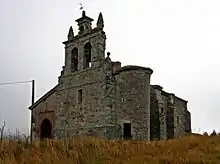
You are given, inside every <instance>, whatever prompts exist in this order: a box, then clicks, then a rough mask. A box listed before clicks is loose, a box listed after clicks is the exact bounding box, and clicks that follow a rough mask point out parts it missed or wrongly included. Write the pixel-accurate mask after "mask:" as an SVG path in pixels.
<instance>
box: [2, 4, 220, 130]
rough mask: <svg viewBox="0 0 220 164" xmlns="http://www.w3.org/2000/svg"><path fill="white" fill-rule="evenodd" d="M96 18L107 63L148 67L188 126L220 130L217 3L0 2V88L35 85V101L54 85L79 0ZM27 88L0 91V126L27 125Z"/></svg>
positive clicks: (218, 22)
mask: <svg viewBox="0 0 220 164" xmlns="http://www.w3.org/2000/svg"><path fill="white" fill-rule="evenodd" d="M80 2H82V3H83V4H84V5H85V6H86V13H87V15H88V16H90V17H92V18H94V19H95V21H94V24H93V25H95V23H96V20H97V17H98V14H99V12H102V13H103V17H104V21H105V31H106V35H107V50H106V51H110V52H111V58H112V60H119V61H121V62H122V65H127V64H129V65H130V64H132V65H140V66H145V67H150V68H152V69H153V70H154V73H153V74H152V80H151V84H159V85H161V86H163V88H164V90H165V91H167V92H172V93H175V94H176V95H177V96H178V97H181V98H183V99H186V100H188V101H189V102H188V109H189V111H190V112H191V114H192V129H193V130H194V131H196V132H199V129H200V132H203V131H208V132H211V131H212V130H213V129H216V130H217V131H220V65H219V58H218V57H219V55H220V46H219V45H220V32H219V31H220V10H219V8H220V1H219V0H135V1H134V0H84V1H80V0H62V1H61V0H0V83H2V82H11V81H24V80H25V81H26V80H32V79H35V80H36V99H38V98H40V97H41V96H42V95H43V94H44V93H46V92H47V91H48V90H50V89H51V88H52V87H54V86H55V85H56V84H57V82H58V76H59V75H60V71H61V68H62V66H63V64H64V45H63V44H62V42H63V41H65V40H66V38H67V34H68V30H69V27H70V26H71V25H72V26H73V28H74V31H75V33H77V30H78V29H77V25H76V22H75V20H76V19H77V18H79V17H80V16H81V11H79V5H78V4H79V3H80ZM30 103H31V84H18V85H4V86H0V105H1V106H0V122H1V123H2V122H3V121H4V120H5V121H6V122H7V127H8V128H10V129H15V128H18V129H19V130H21V131H23V130H26V129H28V127H29V119H30V117H29V111H28V106H29V105H30Z"/></svg>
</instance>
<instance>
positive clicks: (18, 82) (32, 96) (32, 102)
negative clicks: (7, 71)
mask: <svg viewBox="0 0 220 164" xmlns="http://www.w3.org/2000/svg"><path fill="white" fill-rule="evenodd" d="M26 83H32V90H31V105H33V104H34V97H35V96H34V95H35V81H34V80H32V81H14V82H7V83H0V85H13V84H26ZM32 117H33V116H32V110H31V132H30V140H31V142H32V121H33V120H32V119H33V118H32Z"/></svg>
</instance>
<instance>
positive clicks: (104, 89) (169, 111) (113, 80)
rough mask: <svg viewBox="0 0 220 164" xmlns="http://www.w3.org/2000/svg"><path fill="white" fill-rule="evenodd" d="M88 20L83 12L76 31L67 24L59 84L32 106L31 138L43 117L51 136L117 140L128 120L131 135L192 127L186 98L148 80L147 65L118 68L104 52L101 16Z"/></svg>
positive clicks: (157, 135) (160, 135) (145, 136)
mask: <svg viewBox="0 0 220 164" xmlns="http://www.w3.org/2000/svg"><path fill="white" fill-rule="evenodd" d="M91 21H92V19H91V18H89V17H87V16H86V15H85V12H84V13H83V16H82V18H80V19H78V20H77V22H78V25H79V29H80V32H79V33H78V35H76V36H74V35H73V31H72V29H71V31H70V34H71V37H70V36H69V37H68V40H67V41H66V42H64V44H65V66H64V67H63V69H62V71H61V75H60V77H59V78H58V85H57V86H56V87H55V88H54V89H52V90H51V91H50V92H48V93H47V94H46V96H45V97H44V98H43V99H40V100H39V101H37V102H36V103H35V104H34V105H33V106H31V107H30V109H31V110H32V111H33V118H34V119H33V123H32V124H33V127H34V128H33V134H34V136H33V139H37V138H39V137H40V132H41V121H42V120H43V119H48V120H49V121H50V122H51V125H52V135H53V137H54V138H63V137H70V136H74V135H81V134H85V135H93V136H98V137H105V138H107V139H118V138H123V136H124V135H125V129H126V128H125V124H127V125H128V124H129V125H131V126H130V127H131V129H130V132H131V136H130V137H131V138H132V139H141V140H154V139H169V138H174V137H178V136H181V135H183V134H184V133H185V132H191V121H190V120H191V117H190V112H189V111H188V110H187V102H186V101H184V100H182V99H180V98H178V97H176V96H175V95H173V94H170V93H167V92H165V91H163V90H162V89H163V88H162V87H160V86H158V85H150V81H151V74H152V73H153V70H151V69H150V68H145V67H140V66H132V65H129V66H124V67H121V63H120V62H114V61H111V58H110V53H107V57H106V56H105V45H106V42H105V41H106V35H105V32H104V31H103V27H104V21H103V18H102V16H100V18H99V21H98V22H99V23H98V24H97V26H98V27H97V28H94V29H92V27H91ZM45 103H47V107H46V106H45ZM46 109H48V110H49V111H45V110H46ZM42 110H43V111H42ZM128 131H129V130H128Z"/></svg>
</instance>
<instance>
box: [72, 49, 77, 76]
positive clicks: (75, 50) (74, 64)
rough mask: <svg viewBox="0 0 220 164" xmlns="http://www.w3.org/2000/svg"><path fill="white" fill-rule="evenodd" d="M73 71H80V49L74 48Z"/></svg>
mask: <svg viewBox="0 0 220 164" xmlns="http://www.w3.org/2000/svg"><path fill="white" fill-rule="evenodd" d="M71 71H72V72H74V71H78V49H77V48H74V49H73V50H72V54H71Z"/></svg>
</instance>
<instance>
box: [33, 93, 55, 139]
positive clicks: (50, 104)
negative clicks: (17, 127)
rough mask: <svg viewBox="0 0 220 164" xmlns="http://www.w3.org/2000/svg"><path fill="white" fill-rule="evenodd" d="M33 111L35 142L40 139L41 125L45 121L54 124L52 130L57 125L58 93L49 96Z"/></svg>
mask: <svg viewBox="0 0 220 164" xmlns="http://www.w3.org/2000/svg"><path fill="white" fill-rule="evenodd" d="M32 110H33V128H32V136H33V140H36V139H39V138H40V128H41V123H42V122H43V120H44V119H48V120H49V121H50V123H51V124H52V128H53V127H54V124H55V121H56V119H55V111H56V93H55V92H54V93H53V94H51V95H50V96H48V97H47V98H46V99H45V100H43V101H41V102H40V103H39V104H38V105H37V106H36V107H35V108H33V109H32Z"/></svg>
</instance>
